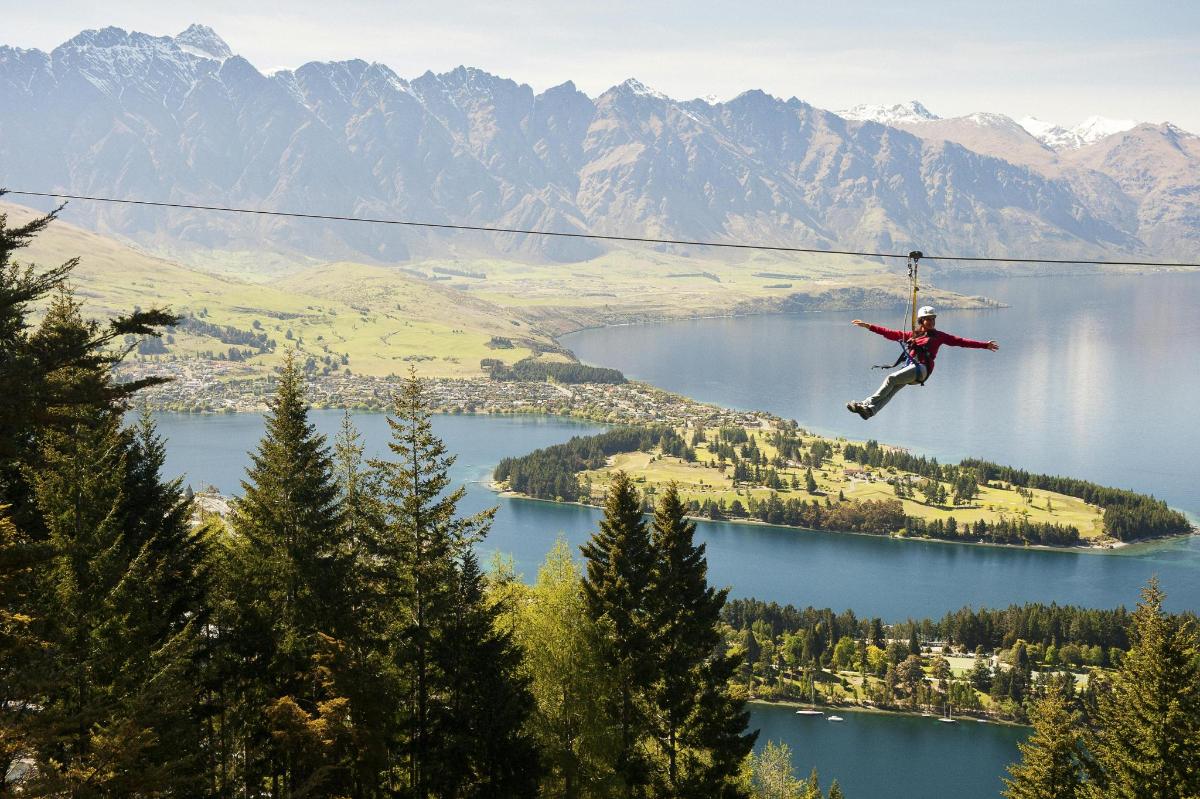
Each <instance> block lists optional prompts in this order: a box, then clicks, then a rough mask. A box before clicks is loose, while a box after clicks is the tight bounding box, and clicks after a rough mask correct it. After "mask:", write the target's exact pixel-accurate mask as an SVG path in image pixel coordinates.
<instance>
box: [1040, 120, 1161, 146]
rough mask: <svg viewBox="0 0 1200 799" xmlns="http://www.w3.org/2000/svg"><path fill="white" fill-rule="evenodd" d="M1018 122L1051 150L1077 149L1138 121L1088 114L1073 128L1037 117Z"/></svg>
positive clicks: (1126, 128)
mask: <svg viewBox="0 0 1200 799" xmlns="http://www.w3.org/2000/svg"><path fill="white" fill-rule="evenodd" d="M1019 124H1020V125H1021V127H1023V128H1025V130H1027V131H1029V132H1030V134H1032V135H1033V136H1034V137H1035V138H1037V139H1039V140H1040V141H1041V142H1042V143H1043V144H1045V145H1046V146H1047V147H1050V148H1051V149H1053V150H1077V149H1079V148H1080V147H1086V146H1087V145H1089V144H1094V143H1095V142H1098V141H1100V140H1101V139H1104V138H1107V137H1109V136H1112V135H1113V134H1116V133H1121V132H1123V131H1126V130H1129V129H1130V128H1133V127H1135V126H1136V125H1137V124H1138V123H1137V122H1136V121H1135V120H1132V119H1110V118H1109V117H1101V116H1090V117H1088V118H1087V119H1085V120H1083V122H1080V123H1079V124H1078V125H1076V126H1075V127H1073V128H1064V127H1062V126H1061V125H1056V124H1054V123H1053V122H1046V121H1044V120H1041V119H1038V118H1037V117H1024V118H1023V119H1021V120H1020V123H1019Z"/></svg>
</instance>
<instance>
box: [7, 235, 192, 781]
mask: <svg viewBox="0 0 1200 799" xmlns="http://www.w3.org/2000/svg"><path fill="white" fill-rule="evenodd" d="M53 218H54V215H53V214H51V215H48V216H45V217H42V218H39V219H36V220H34V221H33V222H31V223H29V224H27V225H24V226H22V227H20V228H9V227H8V226H7V225H6V224H5V222H6V220H5V219H4V217H3V216H2V215H0V396H3V401H2V402H0V517H3V516H4V515H6V514H11V515H12V520H11V521H12V522H13V523H9V521H8V520H6V519H3V518H0V600H2V602H3V606H2V608H0V714H3V716H2V723H0V758H2V759H0V769H3V770H4V771H5V773H7V771H8V768H9V766H10V764H11V763H12V760H13V758H14V757H15V756H16V755H17V754H18V753H20V754H22V755H23V756H25V757H29V758H30V759H32V761H33V763H34V768H33V769H32V770H30V771H28V772H27V775H26V780H25V784H23V785H22V786H21V790H22V791H23V792H24V793H26V794H29V795H43V794H46V793H55V794H71V795H76V796H90V795H97V796H99V795H113V796H116V795H119V796H134V795H150V794H155V795H161V794H165V793H175V794H176V795H194V794H196V793H198V792H200V791H201V790H202V787H203V782H204V773H205V772H204V766H205V764H204V763H203V762H202V761H201V759H200V753H201V751H202V748H203V747H202V733H203V729H202V726H201V725H202V721H203V711H202V708H201V706H200V701H199V697H198V694H197V688H196V685H197V673H196V670H195V663H196V661H197V660H198V659H200V658H202V650H201V648H200V646H199V644H200V641H199V631H200V629H201V628H202V627H203V625H204V624H205V621H206V619H207V617H208V611H207V605H206V601H207V590H208V570H207V567H206V563H207V558H208V554H207V545H206V542H205V540H204V539H203V537H202V536H201V535H200V534H199V533H194V532H193V531H191V530H190V528H189V525H188V517H189V514H190V506H189V504H188V502H187V501H185V499H184V498H183V495H182V493H181V491H180V488H179V485H178V483H164V482H163V481H162V479H161V477H160V474H159V470H160V467H161V465H162V458H163V452H162V446H161V443H160V442H159V441H158V440H157V439H156V437H155V435H154V432H153V427H152V425H150V424H149V423H148V422H143V424H142V426H141V427H140V428H139V430H137V431H136V432H133V431H129V430H126V429H124V428H123V427H122V425H121V419H122V416H123V413H124V411H125V409H126V406H125V403H126V400H127V399H128V397H129V396H130V395H132V393H133V392H134V391H136V390H137V389H138V388H139V387H141V386H144V385H147V384H149V383H153V382H158V381H154V380H148V381H141V382H139V383H136V384H125V385H119V384H116V383H114V382H113V380H112V374H111V369H112V366H113V365H114V364H116V363H117V362H118V361H120V360H121V358H122V357H123V355H124V354H126V352H127V351H128V349H129V348H132V347H134V346H137V343H138V341H139V339H140V338H141V337H142V336H146V335H151V336H153V335H157V334H158V333H157V330H156V329H155V328H156V326H158V325H161V324H164V323H166V322H170V321H174V317H173V316H171V315H169V314H166V313H164V312H161V311H147V312H140V311H135V312H134V313H132V314H130V315H128V316H123V317H118V318H116V319H114V320H112V321H110V322H109V323H108V324H107V325H106V326H102V325H101V324H99V323H96V322H92V321H88V320H85V319H83V318H82V316H81V315H80V313H79V305H78V303H77V302H76V301H75V300H74V298H73V297H72V296H71V294H70V292H69V291H68V290H67V289H66V286H65V281H66V278H67V277H68V275H69V273H70V271H71V269H72V268H73V267H74V266H75V263H76V262H75V261H69V262H67V263H66V264H63V265H62V266H60V267H57V268H52V269H49V270H46V271H43V272H37V271H36V270H34V269H33V268H31V267H22V266H18V265H17V264H15V263H14V262H13V260H12V256H13V254H14V253H15V251H17V250H19V249H20V248H22V247H24V246H27V245H28V244H29V242H30V240H31V239H32V238H33V237H34V236H35V235H36V234H37V233H39V232H40V231H42V230H43V229H45V227H46V226H47V225H48V224H50V223H51V222H52V221H53ZM39 302H44V303H46V304H47V307H46V314H45V317H44V318H43V320H42V322H41V323H40V324H39V325H37V327H36V328H32V327H31V325H30V322H29V320H28V312H29V309H30V307H31V306H32V305H33V304H35V303H39ZM127 336H129V337H132V338H130V339H128V340H127V341H128V343H127V344H126V349H125V350H121V349H114V348H113V347H112V345H113V344H114V343H116V342H118V341H122V340H123V339H126V337H127ZM6 506H7V507H6Z"/></svg>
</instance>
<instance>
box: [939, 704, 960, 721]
mask: <svg viewBox="0 0 1200 799" xmlns="http://www.w3.org/2000/svg"><path fill="white" fill-rule="evenodd" d="M938 721H941V722H943V723H945V724H957V723H958V719H956V718H954V708H952V707H951V706H950V703H949V702H947V703H946V715H944V716H942V717H941V718H939V719H938Z"/></svg>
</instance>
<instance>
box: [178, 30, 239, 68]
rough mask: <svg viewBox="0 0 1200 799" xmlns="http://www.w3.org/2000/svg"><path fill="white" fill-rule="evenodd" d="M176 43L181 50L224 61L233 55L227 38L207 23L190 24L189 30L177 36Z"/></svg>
mask: <svg viewBox="0 0 1200 799" xmlns="http://www.w3.org/2000/svg"><path fill="white" fill-rule="evenodd" d="M175 44H176V45H177V46H178V47H179V49H180V50H183V51H184V52H186V53H191V54H192V55H195V56H200V57H201V58H215V59H217V60H218V61H224V60H225V59H226V58H229V57H230V56H231V55H233V51H232V50H230V49H229V45H228V44H226V43H225V40H224V39H222V38H221V37H220V36H218V35H217V32H216V31H214V30H213V29H212V28H210V27H208V26H207V25H194V24H193V25H189V26H188V28H187V30H185V31H184V32H183V33H181V34H179V35H178V36H176V37H175Z"/></svg>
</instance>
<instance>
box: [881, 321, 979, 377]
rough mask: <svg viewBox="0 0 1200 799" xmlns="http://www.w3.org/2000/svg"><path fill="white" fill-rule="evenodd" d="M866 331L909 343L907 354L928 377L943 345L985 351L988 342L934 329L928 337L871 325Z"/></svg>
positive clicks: (922, 334) (891, 339)
mask: <svg viewBox="0 0 1200 799" xmlns="http://www.w3.org/2000/svg"><path fill="white" fill-rule="evenodd" d="M867 330H870V331H871V332H872V333H878V334H879V335H881V336H883V337H884V338H886V339H888V340H889V341H904V342H907V343H909V345H910V346H909V347H908V354H909V355H910V356H911V357H912V359H913V360H914V361H916V362H917V363H919V364H923V365H924V366H925V368H926V370H928V371H927V374H929V375H931V374H933V361H934V359H935V358H937V352H938V349H939V348H940V347H941V346H942V345H943V344H947V345H949V346H951V347H969V348H971V349H976V350H986V349H987V347H988V342H986V341H976V340H975V339H971V338H960V337H958V336H952V335H950V334H949V333H943V332H942V331H940V330H938V329H936V328H935V329H934V331H933V332H932V333H930V334H929V335H925V334H924V333H910V332H909V331H907V330H892V329H891V328H888V327H880V326H879V325H871V324H868V325H867ZM914 345H915V346H914ZM926 355H928V357H926Z"/></svg>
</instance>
